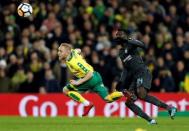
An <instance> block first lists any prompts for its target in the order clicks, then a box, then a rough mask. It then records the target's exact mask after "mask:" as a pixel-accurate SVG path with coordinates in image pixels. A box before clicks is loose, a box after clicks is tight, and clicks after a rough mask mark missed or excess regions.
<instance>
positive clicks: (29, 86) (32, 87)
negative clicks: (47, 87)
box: [18, 71, 39, 93]
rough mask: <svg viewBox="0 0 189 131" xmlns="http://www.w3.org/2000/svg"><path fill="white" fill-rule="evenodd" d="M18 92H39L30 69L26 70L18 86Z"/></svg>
mask: <svg viewBox="0 0 189 131" xmlns="http://www.w3.org/2000/svg"><path fill="white" fill-rule="evenodd" d="M18 92H22V93H27V92H28V93H37V92H39V87H38V85H37V84H36V82H35V81H34V74H33V73H32V72H31V71H28V72H27V78H26V80H25V81H24V82H22V83H21V84H20V86H19V89H18Z"/></svg>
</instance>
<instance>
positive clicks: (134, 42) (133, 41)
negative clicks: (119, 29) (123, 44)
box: [128, 39, 147, 49]
mask: <svg viewBox="0 0 189 131" xmlns="http://www.w3.org/2000/svg"><path fill="white" fill-rule="evenodd" d="M128 42H129V43H130V44H131V45H134V46H136V47H140V48H142V49H147V47H146V45H145V44H144V43H143V42H141V41H139V40H133V39H131V40H128Z"/></svg>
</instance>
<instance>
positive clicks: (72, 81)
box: [70, 80, 80, 86]
mask: <svg viewBox="0 0 189 131" xmlns="http://www.w3.org/2000/svg"><path fill="white" fill-rule="evenodd" d="M70 84H72V85H74V86H78V85H80V83H79V81H76V80H70Z"/></svg>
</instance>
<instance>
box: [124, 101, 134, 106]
mask: <svg viewBox="0 0 189 131" xmlns="http://www.w3.org/2000/svg"><path fill="white" fill-rule="evenodd" d="M132 103H133V101H131V100H127V101H126V102H125V105H126V106H127V107H129V106H130V105H131V104H132Z"/></svg>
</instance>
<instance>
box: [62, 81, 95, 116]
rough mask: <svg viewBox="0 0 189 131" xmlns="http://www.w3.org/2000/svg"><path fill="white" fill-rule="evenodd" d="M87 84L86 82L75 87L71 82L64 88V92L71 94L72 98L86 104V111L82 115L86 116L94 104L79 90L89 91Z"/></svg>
mask: <svg viewBox="0 0 189 131" xmlns="http://www.w3.org/2000/svg"><path fill="white" fill-rule="evenodd" d="M87 90H88V88H87V85H86V84H82V85H80V86H77V87H74V86H73V85H71V84H68V85H67V86H65V87H64V88H63V92H64V94H66V95H67V96H69V97H70V98H72V99H73V100H75V101H78V102H80V103H83V104H84V112H83V114H82V116H86V115H87V114H88V113H89V111H90V110H91V109H92V108H93V106H94V105H93V104H92V103H91V102H89V101H88V100H87V99H85V98H84V97H83V96H82V95H81V94H80V93H79V92H85V91H87Z"/></svg>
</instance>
